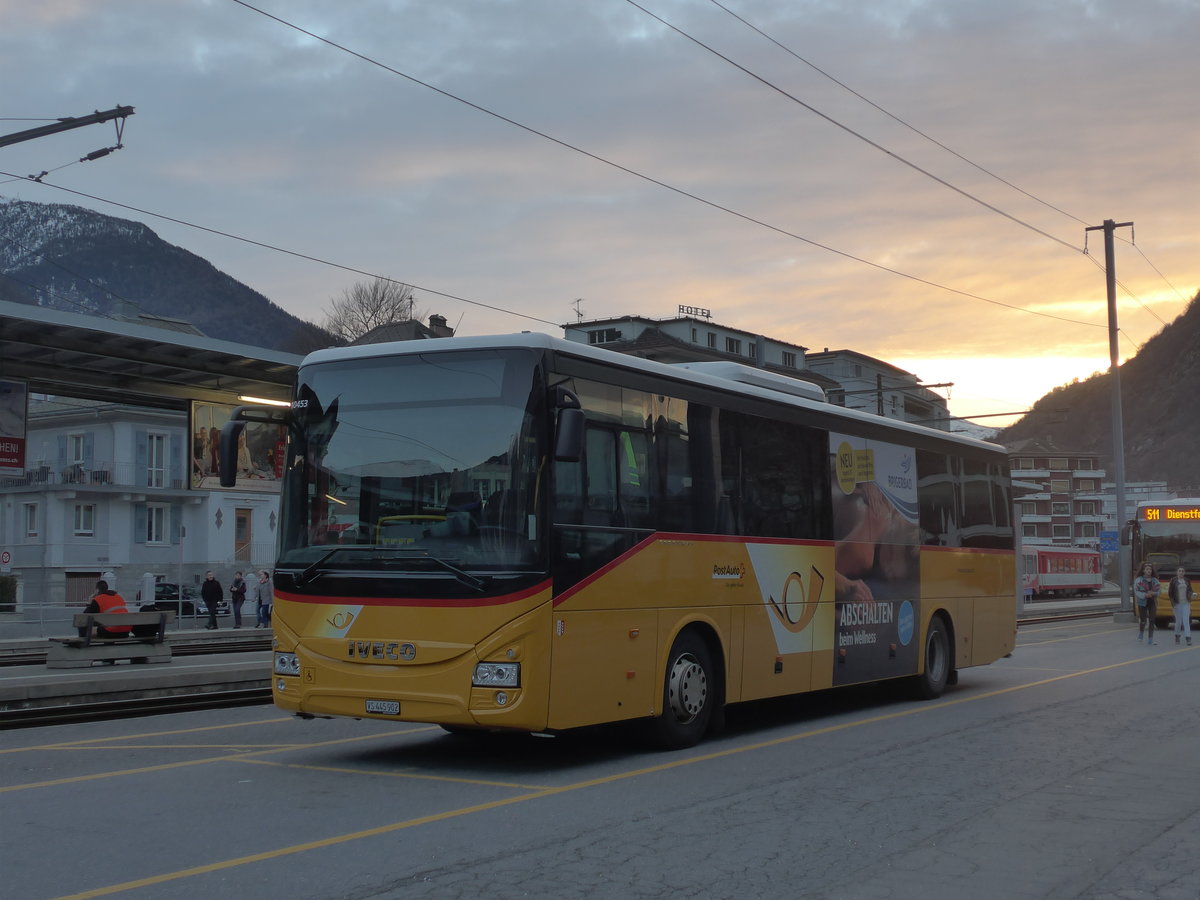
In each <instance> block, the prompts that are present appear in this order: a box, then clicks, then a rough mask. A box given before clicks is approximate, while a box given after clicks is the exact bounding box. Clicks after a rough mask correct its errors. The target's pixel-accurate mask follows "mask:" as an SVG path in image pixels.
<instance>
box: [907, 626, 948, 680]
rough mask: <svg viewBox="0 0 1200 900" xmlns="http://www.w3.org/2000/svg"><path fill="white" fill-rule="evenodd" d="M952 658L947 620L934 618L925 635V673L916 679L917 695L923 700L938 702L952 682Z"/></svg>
mask: <svg viewBox="0 0 1200 900" xmlns="http://www.w3.org/2000/svg"><path fill="white" fill-rule="evenodd" d="M951 668H952V657H951V655H950V630H949V629H948V628H947V627H946V620H945V619H944V618H942V617H941V616H934V617H933V618H932V619H930V620H929V630H928V631H927V632H926V633H925V671H924V672H922V673H921V674H920V675H918V676H917V677H916V682H915V687H916V694H917V696H918V697H919V698H921V699H922V700H936V699H937V698H938V697H940V696H942V692H943V691H945V690H946V685H947V684H948V683H949V682H950V673H951Z"/></svg>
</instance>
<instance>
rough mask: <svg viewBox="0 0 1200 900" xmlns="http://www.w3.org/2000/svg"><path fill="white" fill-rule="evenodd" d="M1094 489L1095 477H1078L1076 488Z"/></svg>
mask: <svg viewBox="0 0 1200 900" xmlns="http://www.w3.org/2000/svg"><path fill="white" fill-rule="evenodd" d="M1095 489H1096V479H1094V478H1080V479H1079V487H1078V490H1080V491H1094V490H1095Z"/></svg>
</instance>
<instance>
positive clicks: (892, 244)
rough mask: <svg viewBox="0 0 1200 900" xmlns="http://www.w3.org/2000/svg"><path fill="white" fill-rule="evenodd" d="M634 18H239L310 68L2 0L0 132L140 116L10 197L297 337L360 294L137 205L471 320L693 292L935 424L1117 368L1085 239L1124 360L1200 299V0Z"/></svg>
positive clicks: (657, 11)
mask: <svg viewBox="0 0 1200 900" xmlns="http://www.w3.org/2000/svg"><path fill="white" fill-rule="evenodd" d="M639 4H640V5H635V4H634V3H632V2H628V0H507V2H506V0H419V2H418V0H413V2H404V0H392V2H386V0H345V2H340V3H332V2H315V0H289V2H286V3H285V2H283V0H256V2H255V4H254V6H255V7H257V8H258V9H259V10H262V11H263V12H265V13H269V14H270V15H272V16H277V17H279V18H280V19H283V20H285V21H286V22H287V23H291V24H292V25H294V26H297V27H299V28H302V29H304V30H305V31H307V32H311V33H312V34H314V35H318V36H320V37H321V38H325V39H327V40H328V41H331V42H334V43H336V44H337V45H339V46H338V47H335V46H331V45H330V44H329V43H325V42H323V41H321V40H318V39H316V38H314V37H311V36H308V35H306V34H304V33H302V32H301V31H298V30H296V29H295V28H292V27H289V25H287V24H283V23H281V22H280V21H277V20H274V19H272V18H268V17H267V16H265V15H263V13H262V12H258V11H255V10H254V9H253V8H248V7H247V6H246V5H243V4H240V3H238V2H235V0H171V2H163V0H104V2H98V0H40V2H37V3H33V2H29V0H0V84H2V85H3V86H4V90H3V93H2V94H0V119H2V120H3V121H0V134H8V133H11V132H15V131H19V130H23V129H25V128H31V127H34V126H36V125H37V124H40V123H39V122H38V121H33V120H39V119H54V118H57V117H61V116H79V115H84V114H87V113H90V112H92V111H93V110H97V109H101V110H102V109H108V108H111V107H113V106H116V105H118V104H127V105H131V106H134V107H135V108H136V114H135V115H134V116H132V117H130V118H129V120H128V123H127V125H126V128H125V132H124V138H123V139H124V144H125V148H124V149H123V150H121V151H120V152H118V153H114V154H112V155H111V156H108V157H106V158H104V159H101V160H97V161H95V162H89V163H83V164H79V163H75V164H73V165H68V164H70V163H73V162H74V161H75V160H77V159H78V158H79V157H81V156H83V155H84V154H85V153H87V152H89V151H92V150H95V149H98V148H101V147H104V146H109V145H111V144H113V143H114V142H115V140H116V136H115V128H114V126H113V125H112V124H106V125H96V126H90V127H87V128H81V129H77V130H74V131H70V132H66V133H64V134H60V135H56V136H54V137H49V138H42V139H39V140H36V141H30V142H26V143H22V144H17V145H13V146H10V147H7V148H4V149H0V171H3V172H7V173H13V174H16V175H19V176H25V175H30V174H37V173H39V172H41V171H44V170H49V171H50V174H49V175H47V176H46V177H45V178H44V183H43V184H35V183H32V182H29V181H27V180H12V179H10V178H8V177H6V176H3V175H0V195H3V196H5V197H10V198H20V199H25V200H33V201H38V202H45V203H76V204H79V205H82V206H85V207H88V208H91V209H95V210H97V211H100V212H103V213H106V214H110V215H116V216H120V217H124V218H131V219H136V220H139V221H143V222H145V223H146V224H147V225H149V226H150V227H151V228H153V229H154V230H155V231H156V232H157V233H158V234H159V235H161V236H162V237H163V238H164V239H165V240H167V241H169V242H170V243H173V244H177V245H179V246H182V247H184V248H186V249H188V250H190V251H192V252H194V253H197V254H199V255H201V256H203V257H205V258H206V259H208V260H210V261H211V262H212V263H213V264H214V265H216V266H217V267H218V268H220V269H222V270H224V271H225V272H228V273H229V274H230V275H232V276H233V277H235V278H237V279H239V280H241V281H243V282H245V283H246V284H248V285H249V286H251V287H253V288H254V289H256V290H258V291H260V292H262V293H263V294H265V295H266V296H267V297H269V298H270V299H271V300H273V301H274V302H275V303H277V304H279V305H280V306H282V307H284V308H285V309H287V310H288V311H290V312H292V313H294V314H296V315H298V316H301V317H303V318H306V319H310V320H313V321H318V322H319V321H321V320H322V319H323V318H324V314H325V311H326V309H327V308H328V306H329V303H330V299H331V298H332V297H334V296H336V295H338V294H340V293H341V291H342V290H344V289H345V288H347V287H349V286H350V285H351V284H353V283H354V282H355V281H359V280H364V276H362V275H359V274H356V273H355V272H352V271H347V270H345V269H340V268H337V267H336V266H331V265H326V264H323V263H320V262H314V261H310V260H306V259H303V258H300V257H298V256H295V255H288V254H285V253H280V252H276V251H273V250H270V249H265V248H264V247H262V246H257V245H255V244H251V243H246V242H243V241H238V240H233V239H230V238H228V237H222V236H218V235H214V234H211V233H206V232H204V231H201V230H197V229H195V228H192V227H189V226H188V225H183V224H177V223H175V222H171V221H167V220H165V219H162V218H157V217H155V216H153V215H150V213H156V214H159V215H161V216H168V217H171V218H173V219H179V220H182V221H184V222H187V223H192V224H194V225H200V226H204V227H206V228H209V229H214V230H216V231H221V232H227V233H229V234H232V235H236V236H238V237H242V238H247V239H249V240H251V241H256V242H259V243H261V244H269V245H272V246H275V247H279V248H283V249H285V250H288V251H292V253H294V254H303V255H306V256H311V257H316V258H318V259H320V260H325V261H328V262H331V263H336V264H338V265H340V266H345V267H349V268H351V269H356V270H361V271H363V272H367V273H372V274H379V275H385V276H388V277H391V278H395V279H398V280H401V281H404V282H407V283H409V284H412V285H414V286H416V296H417V307H418V309H419V310H421V311H424V312H426V313H431V312H432V313H440V314H442V315H445V316H446V318H447V319H448V320H449V321H450V323H451V324H452V325H455V326H457V327H458V329H459V330H460V332H461V333H464V334H485V333H496V332H512V331H519V330H523V329H528V330H535V331H544V332H547V333H550V334H556V335H561V329H560V328H559V327H558V326H559V325H561V324H563V323H566V322H570V321H572V320H573V319H574V318H575V316H576V304H575V301H576V300H577V299H579V300H581V301H582V302H580V303H579V304H578V308H579V309H580V310H581V311H582V313H583V316H584V318H587V319H594V318H603V317H609V316H621V315H629V314H638V315H643V316H649V317H652V318H667V317H671V316H673V315H675V313H676V309H677V307H678V305H680V304H687V305H692V306H701V307H706V308H709V309H711V310H712V311H713V316H714V320H715V321H717V322H719V323H720V324H723V325H728V326H733V327H736V328H741V329H745V330H747V331H752V332H759V333H764V334H767V335H769V336H772V337H776V338H780V339H782V340H786V341H790V342H793V343H797V344H800V345H803V346H806V347H809V348H811V349H814V350H822V349H824V348H827V347H828V348H830V349H841V348H849V349H853V350H857V351H859V352H863V353H867V354H871V355H874V356H878V357H880V358H882V359H885V360H887V361H889V362H892V363H894V364H897V365H901V366H904V367H906V368H908V369H910V370H911V371H913V372H915V373H916V374H917V375H918V376H919V377H921V378H922V379H924V380H925V381H926V382H929V383H934V382H939V383H940V382H954V383H955V387H954V388H952V389H951V391H950V397H951V410H952V411H953V412H955V413H957V414H959V415H976V414H980V413H985V412H1001V411H1009V410H1019V409H1025V408H1026V407H1027V406H1028V405H1029V404H1030V403H1032V402H1033V401H1034V400H1035V399H1036V398H1037V397H1039V396H1041V395H1042V394H1044V393H1045V392H1046V391H1048V390H1049V389H1051V388H1053V387H1055V386H1056V385H1059V384H1062V383H1064V382H1066V381H1069V380H1070V379H1071V378H1072V377H1076V376H1078V377H1081V378H1082V377H1087V376H1088V375H1090V374H1091V373H1092V372H1093V371H1095V370H1096V369H1099V368H1103V367H1105V366H1106V365H1107V359H1108V334H1107V319H1106V310H1105V302H1104V301H1105V286H1104V274H1103V271H1102V268H1101V267H1102V265H1103V261H1104V254H1103V238H1102V234H1101V233H1100V232H1092V233H1090V234H1089V235H1088V238H1087V242H1088V247H1089V249H1090V251H1091V256H1090V258H1089V257H1088V256H1085V255H1084V254H1083V252H1082V250H1083V246H1084V240H1085V230H1084V229H1085V227H1086V226H1090V225H1100V224H1102V222H1103V221H1104V220H1105V219H1112V220H1115V221H1117V222H1130V221H1132V222H1133V223H1134V226H1135V231H1134V232H1133V233H1132V234H1131V231H1130V229H1128V228H1125V229H1121V230H1119V231H1118V233H1117V237H1118V240H1117V245H1116V246H1117V265H1116V272H1117V277H1118V279H1119V281H1120V282H1121V284H1122V285H1123V287H1124V288H1125V289H1127V290H1128V293H1127V292H1126V290H1124V289H1123V290H1121V291H1120V320H1121V326H1122V330H1123V336H1122V340H1121V345H1120V346H1121V353H1122V356H1128V355H1132V354H1133V353H1134V352H1136V350H1137V347H1138V345H1140V344H1141V343H1144V342H1145V341H1146V340H1147V339H1148V338H1149V337H1151V336H1152V335H1153V334H1154V333H1155V332H1156V331H1158V330H1159V329H1160V328H1161V327H1162V325H1163V323H1164V322H1169V321H1170V320H1172V319H1173V318H1174V317H1175V316H1177V315H1178V314H1179V313H1180V312H1181V311H1182V309H1183V307H1184V306H1185V304H1186V302H1187V300H1188V299H1190V298H1191V296H1193V295H1194V294H1195V293H1196V291H1197V288H1198V287H1200V254H1198V253H1197V237H1198V235H1200V202H1198V201H1200V175H1198V172H1200V92H1198V91H1197V85H1198V84H1200V64H1198V63H1197V59H1198V58H1200V57H1198V53H1197V50H1198V47H1200V2H1197V0H1137V2H1130V0H1121V2H1109V0H1005V2H1001V3H997V2H996V0H940V2H922V0H878V2H852V0H720V4H718V3H717V2H715V0H639ZM651 14H653V15H651ZM735 14H736V15H735ZM654 16H657V17H660V18H661V20H665V22H667V23H669V24H670V25H671V26H674V27H675V28H677V29H679V30H678V31H675V30H672V29H671V28H670V27H668V25H666V24H663V21H659V20H657V19H656V18H654ZM738 17H740V18H741V19H742V20H745V21H740V20H739V18H738ZM747 23H749V24H747ZM749 26H753V28H752V27H749ZM755 29H757V30H755ZM680 32H684V33H686V35H688V36H690V39H689V37H688V36H685V35H684V34H680ZM781 45H782V46H781ZM722 57H724V58H722ZM834 79H836V81H835V80H834ZM838 82H840V84H839V83H838ZM856 94H857V95H856ZM863 98H865V100H864V99H863ZM866 101H870V102H869V103H868V102H866ZM872 104H874V105H872ZM505 120H509V121H505ZM514 123H516V124H514ZM535 132H537V133H535ZM922 133H923V134H922ZM923 135H925V136H923ZM931 139H932V140H931ZM935 141H936V143H935ZM939 143H940V144H941V145H942V146H939ZM945 148H949V151H948V150H947V149H945ZM950 151H952V152H950ZM60 167H62V168H60ZM1005 182H1008V183H1007V184H1006V183H1005ZM61 188H66V189H69V190H62V189H61ZM72 192H79V193H72ZM81 194H86V195H91V197H87V196H81ZM92 197H94V198H102V199H92ZM104 201H115V202H116V203H119V204H125V205H127V206H129V207H134V208H136V209H137V210H142V211H133V210H130V209H123V208H121V207H120V206H115V205H112V204H111V203H108V202H104ZM1133 236H1136V241H1137V246H1136V247H1135V246H1133V245H1131V244H1130V243H1129V239H1130V238H1131V237H1133ZM889 270H890V271H889ZM435 292H441V294H445V295H451V296H449V297H447V296H441V295H439V294H438V293H435ZM1131 295H1132V296H1131ZM454 298H461V299H454ZM465 301H474V302H473V303H472V302H465ZM1010 307H1018V308H1019V310H1024V311H1019V310H1016V309H1012V308H1010ZM1039 314H1040V315H1039ZM998 421H999V420H990V419H981V420H980V424H996V423H997V422H998Z"/></svg>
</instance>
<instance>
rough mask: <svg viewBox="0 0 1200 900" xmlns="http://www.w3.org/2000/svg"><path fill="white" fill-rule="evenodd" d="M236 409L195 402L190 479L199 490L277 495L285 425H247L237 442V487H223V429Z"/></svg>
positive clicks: (219, 404) (193, 486) (256, 423)
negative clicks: (221, 448)
mask: <svg viewBox="0 0 1200 900" xmlns="http://www.w3.org/2000/svg"><path fill="white" fill-rule="evenodd" d="M235 408H236V407H234V406H233V405H227V404H222V403H203V402H200V401H194V402H193V403H192V411H191V428H190V431H191V434H192V452H191V457H192V459H191V479H190V483H191V486H192V488H194V489H196V490H205V491H212V490H217V491H219V490H231V491H264V492H276V493H277V492H278V491H279V479H280V476H281V475H282V474H283V455H284V450H285V446H286V443H285V442H286V440H287V430H286V428H285V426H282V425H268V424H264V423H261V422H247V423H246V427H245V429H243V431H242V436H241V438H240V439H239V440H238V454H237V484H236V485H234V487H232V488H222V487H221V473H220V469H219V465H220V446H221V428H222V427H223V426H224V425H225V423H226V422H228V421H229V416H230V415H231V414H232V413H233V410H234V409H235Z"/></svg>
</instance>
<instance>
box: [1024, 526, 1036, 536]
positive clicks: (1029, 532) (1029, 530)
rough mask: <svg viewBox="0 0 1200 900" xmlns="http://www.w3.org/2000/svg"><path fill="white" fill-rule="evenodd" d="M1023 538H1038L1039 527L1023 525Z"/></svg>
mask: <svg viewBox="0 0 1200 900" xmlns="http://www.w3.org/2000/svg"><path fill="white" fill-rule="evenodd" d="M1021 536H1022V537H1037V526H1036V525H1022V526H1021Z"/></svg>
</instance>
